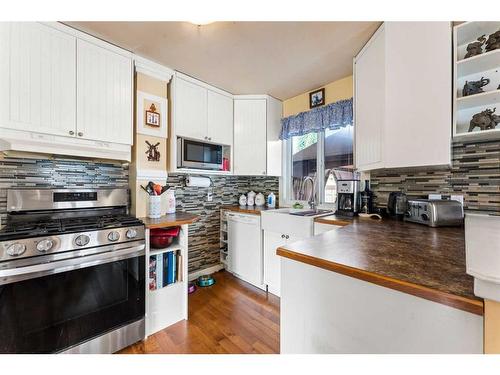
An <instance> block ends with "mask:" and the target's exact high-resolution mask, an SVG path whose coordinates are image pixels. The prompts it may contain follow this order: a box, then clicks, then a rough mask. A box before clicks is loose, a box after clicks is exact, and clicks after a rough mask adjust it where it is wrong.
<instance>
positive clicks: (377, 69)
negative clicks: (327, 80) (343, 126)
mask: <svg viewBox="0 0 500 375" xmlns="http://www.w3.org/2000/svg"><path fill="white" fill-rule="evenodd" d="M354 72H355V73H354V74H355V93H354V98H355V122H356V123H355V126H354V132H355V133H354V134H355V157H356V159H355V163H356V168H358V169H361V170H369V169H375V168H380V167H382V166H383V149H382V142H383V135H384V131H383V126H384V114H385V41H384V25H382V26H381V27H380V29H379V30H378V31H377V32H376V33H375V35H374V36H373V37H372V38H371V39H370V41H369V42H368V44H367V45H366V46H365V47H364V48H363V49H362V50H361V52H360V53H359V55H358V56H356V59H355V63H354ZM408 74H413V72H408Z"/></svg>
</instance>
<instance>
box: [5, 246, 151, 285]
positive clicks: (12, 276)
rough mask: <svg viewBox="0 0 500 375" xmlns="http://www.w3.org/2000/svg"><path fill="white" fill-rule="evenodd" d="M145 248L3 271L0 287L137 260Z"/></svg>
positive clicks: (128, 249)
mask: <svg viewBox="0 0 500 375" xmlns="http://www.w3.org/2000/svg"><path fill="white" fill-rule="evenodd" d="M145 247H146V246H145V245H144V244H141V245H137V246H131V247H127V248H124V249H122V250H116V251H108V252H105V253H100V254H94V255H87V256H81V257H77V258H71V259H65V260H60V261H54V262H49V263H41V264H35V265H32V266H25V267H18V268H12V269H8V270H1V271H0V285H4V284H10V283H13V282H16V281H22V280H28V279H34V278H37V277H42V276H46V275H52V274H55V273H61V272H67V271H72V270H76V269H79V268H87V267H92V266H97V265H100V264H105V263H111V262H116V261H120V260H124V259H129V258H135V257H138V256H141V255H144V254H145V250H144V249H145Z"/></svg>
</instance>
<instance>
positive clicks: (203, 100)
mask: <svg viewBox="0 0 500 375" xmlns="http://www.w3.org/2000/svg"><path fill="white" fill-rule="evenodd" d="M174 103H175V104H174V105H175V134H176V135H177V136H179V137H185V138H191V139H195V140H200V141H203V142H204V141H208V142H211V143H218V144H223V145H226V146H231V145H232V144H233V96H232V95H231V94H229V93H226V92H224V91H222V90H219V89H217V88H216V87H212V86H210V85H207V84H206V83H204V82H201V81H198V80H196V79H194V78H191V77H188V76H185V75H183V74H181V73H177V74H176V81H175V94H174Z"/></svg>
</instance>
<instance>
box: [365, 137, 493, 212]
mask: <svg viewBox="0 0 500 375" xmlns="http://www.w3.org/2000/svg"><path fill="white" fill-rule="evenodd" d="M371 187H372V189H373V191H374V193H375V203H376V205H377V206H379V207H385V206H386V205H387V199H388V196H389V193H390V192H391V191H403V192H405V193H406V194H408V195H410V196H427V195H428V194H430V193H440V194H447V195H449V194H460V195H463V196H464V207H465V209H466V210H469V211H482V212H490V213H495V214H497V213H500V141H498V140H497V141H485V142H474V143H454V144H453V149H452V165H451V168H449V167H441V168H428V167H425V168H395V169H384V170H379V171H375V172H372V173H371Z"/></svg>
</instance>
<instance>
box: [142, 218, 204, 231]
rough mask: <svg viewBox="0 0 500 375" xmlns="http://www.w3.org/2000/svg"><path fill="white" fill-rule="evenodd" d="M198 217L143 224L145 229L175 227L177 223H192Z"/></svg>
mask: <svg viewBox="0 0 500 375" xmlns="http://www.w3.org/2000/svg"><path fill="white" fill-rule="evenodd" d="M198 219H199V218H198V217H195V218H192V219H181V220H173V221H163V222H160V223H144V226H145V227H146V228H147V229H153V228H169V227H176V226H178V225H184V224H193V223H194V222H195V221H198Z"/></svg>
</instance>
